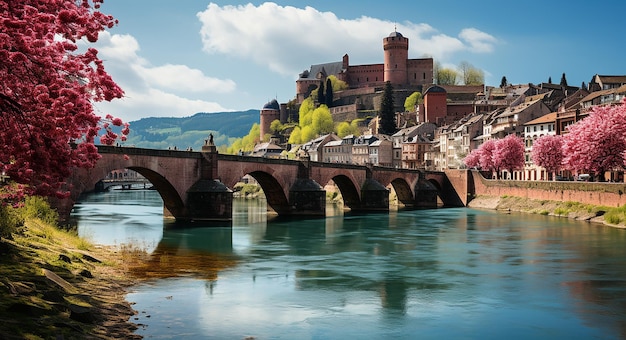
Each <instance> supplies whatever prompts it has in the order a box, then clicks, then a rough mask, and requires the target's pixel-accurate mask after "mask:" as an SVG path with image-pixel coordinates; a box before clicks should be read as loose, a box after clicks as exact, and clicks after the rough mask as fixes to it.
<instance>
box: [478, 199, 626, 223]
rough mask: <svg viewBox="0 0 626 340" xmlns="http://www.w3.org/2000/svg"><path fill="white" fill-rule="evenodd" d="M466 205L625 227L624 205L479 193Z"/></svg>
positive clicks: (625, 213) (625, 210)
mask: <svg viewBox="0 0 626 340" xmlns="http://www.w3.org/2000/svg"><path fill="white" fill-rule="evenodd" d="M468 207H470V208H483V209H494V210H506V211H517V212H524V213H531V214H540V215H550V216H560V217H567V218H571V219H575V220H583V221H590V222H596V223H603V224H607V225H611V226H614V227H620V228H623V227H626V206H623V207H619V208H613V207H607V206H600V205H591V204H582V203H579V202H572V201H566V202H561V201H548V200H532V199H527V198H523V197H514V196H501V197H497V196H482V195H481V196H477V197H475V198H473V199H472V200H471V201H470V202H469V203H468Z"/></svg>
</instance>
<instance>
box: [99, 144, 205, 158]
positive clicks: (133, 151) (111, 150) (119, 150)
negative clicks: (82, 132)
mask: <svg viewBox="0 0 626 340" xmlns="http://www.w3.org/2000/svg"><path fill="white" fill-rule="evenodd" d="M97 147H98V153H101V154H119V155H129V156H158V157H177V158H202V154H201V153H200V152H196V151H184V150H161V149H145V148H135V147H128V146H112V145H97Z"/></svg>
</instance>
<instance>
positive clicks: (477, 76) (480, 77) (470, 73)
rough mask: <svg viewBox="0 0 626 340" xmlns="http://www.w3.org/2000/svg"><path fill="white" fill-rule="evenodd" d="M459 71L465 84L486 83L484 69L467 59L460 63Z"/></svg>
mask: <svg viewBox="0 0 626 340" xmlns="http://www.w3.org/2000/svg"><path fill="white" fill-rule="evenodd" d="M459 72H460V74H461V78H462V79H463V84H465V85H481V84H484V83H485V74H484V72H483V70H481V69H478V68H476V67H474V66H473V65H472V64H470V63H468V62H467V61H462V62H461V63H460V64H459Z"/></svg>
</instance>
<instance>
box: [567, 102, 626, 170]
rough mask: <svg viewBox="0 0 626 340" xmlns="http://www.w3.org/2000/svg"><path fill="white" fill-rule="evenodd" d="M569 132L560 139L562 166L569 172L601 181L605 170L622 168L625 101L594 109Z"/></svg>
mask: <svg viewBox="0 0 626 340" xmlns="http://www.w3.org/2000/svg"><path fill="white" fill-rule="evenodd" d="M568 132H569V133H568V134H566V135H565V136H564V137H563V153H564V159H563V163H564V164H565V165H566V167H567V168H568V169H570V170H572V171H575V172H580V171H589V172H591V173H593V174H595V175H597V176H600V178H601V179H602V180H603V179H604V173H605V172H606V171H608V170H611V169H614V168H616V167H621V166H622V165H624V161H625V159H624V150H626V101H624V102H622V103H621V104H620V105H614V106H611V105H605V106H596V107H594V108H593V109H592V112H591V113H590V114H589V116H588V117H587V118H585V119H583V120H581V121H579V122H577V123H576V124H573V125H570V126H569V127H568Z"/></svg>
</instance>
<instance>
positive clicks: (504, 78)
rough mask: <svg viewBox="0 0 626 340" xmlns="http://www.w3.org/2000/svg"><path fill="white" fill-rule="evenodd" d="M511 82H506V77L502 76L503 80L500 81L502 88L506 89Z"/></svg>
mask: <svg viewBox="0 0 626 340" xmlns="http://www.w3.org/2000/svg"><path fill="white" fill-rule="evenodd" d="M508 84H509V82H508V81H507V80H506V77H505V76H502V80H500V88H505V87H506V86H507V85H508Z"/></svg>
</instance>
